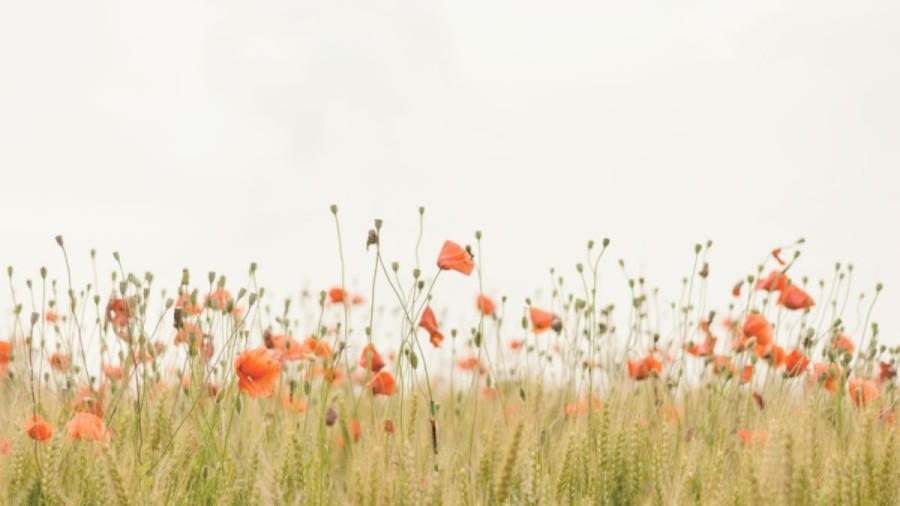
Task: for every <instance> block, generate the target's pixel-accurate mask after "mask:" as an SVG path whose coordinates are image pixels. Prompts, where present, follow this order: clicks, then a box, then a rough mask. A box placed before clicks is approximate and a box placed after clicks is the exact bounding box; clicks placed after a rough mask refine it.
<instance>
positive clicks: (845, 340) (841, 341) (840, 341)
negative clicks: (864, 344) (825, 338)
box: [832, 334, 856, 355]
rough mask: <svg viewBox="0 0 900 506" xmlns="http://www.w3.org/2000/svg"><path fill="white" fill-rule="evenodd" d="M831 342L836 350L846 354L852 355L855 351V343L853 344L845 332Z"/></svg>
mask: <svg viewBox="0 0 900 506" xmlns="http://www.w3.org/2000/svg"><path fill="white" fill-rule="evenodd" d="M832 344H833V345H834V347H835V348H837V349H838V350H844V351H845V352H847V354H848V355H853V352H854V351H856V345H855V344H853V341H851V340H850V338H849V337H847V335H846V334H841V336H840V337H838V338H837V339H835V340H834V341H832Z"/></svg>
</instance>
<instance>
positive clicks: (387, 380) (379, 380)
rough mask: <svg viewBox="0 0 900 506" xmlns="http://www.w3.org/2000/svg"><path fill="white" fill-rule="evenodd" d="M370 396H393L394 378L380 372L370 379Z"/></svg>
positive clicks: (385, 372) (389, 374)
mask: <svg viewBox="0 0 900 506" xmlns="http://www.w3.org/2000/svg"><path fill="white" fill-rule="evenodd" d="M371 384H372V394H374V395H387V396H390V395H393V394H394V386H395V384H394V377H393V376H391V373H389V372H387V371H381V372H379V373H378V374H376V375H375V376H373V377H372V382H371Z"/></svg>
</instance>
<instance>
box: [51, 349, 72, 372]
mask: <svg viewBox="0 0 900 506" xmlns="http://www.w3.org/2000/svg"><path fill="white" fill-rule="evenodd" d="M50 367H52V368H54V369H56V370H57V371H65V370H67V369H68V368H69V357H68V355H66V354H65V353H59V352H57V353H54V354H52V355H50Z"/></svg>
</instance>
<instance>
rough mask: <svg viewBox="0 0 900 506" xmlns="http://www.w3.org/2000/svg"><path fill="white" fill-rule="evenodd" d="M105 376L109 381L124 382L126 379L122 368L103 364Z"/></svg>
mask: <svg viewBox="0 0 900 506" xmlns="http://www.w3.org/2000/svg"><path fill="white" fill-rule="evenodd" d="M103 374H105V375H106V377H107V378H109V379H114V380H119V381H122V378H124V377H125V375H124V373H123V372H122V367H121V366H115V365H108V364H103Z"/></svg>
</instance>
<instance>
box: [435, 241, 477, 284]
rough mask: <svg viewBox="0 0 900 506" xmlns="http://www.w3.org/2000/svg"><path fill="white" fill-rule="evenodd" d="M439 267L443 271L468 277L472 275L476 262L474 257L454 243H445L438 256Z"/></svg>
mask: <svg viewBox="0 0 900 506" xmlns="http://www.w3.org/2000/svg"><path fill="white" fill-rule="evenodd" d="M437 266H438V267H439V268H441V269H443V270H451V271H456V272H459V273H461V274H465V275H466V276H468V275H470V274H472V270H473V269H475V262H474V261H473V260H472V255H470V254H469V252H468V251H466V250H465V249H463V247H462V246H460V245H459V244H456V243H455V242H453V241H445V242H444V246H443V247H442V248H441V253H440V254H439V255H438V260H437Z"/></svg>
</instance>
